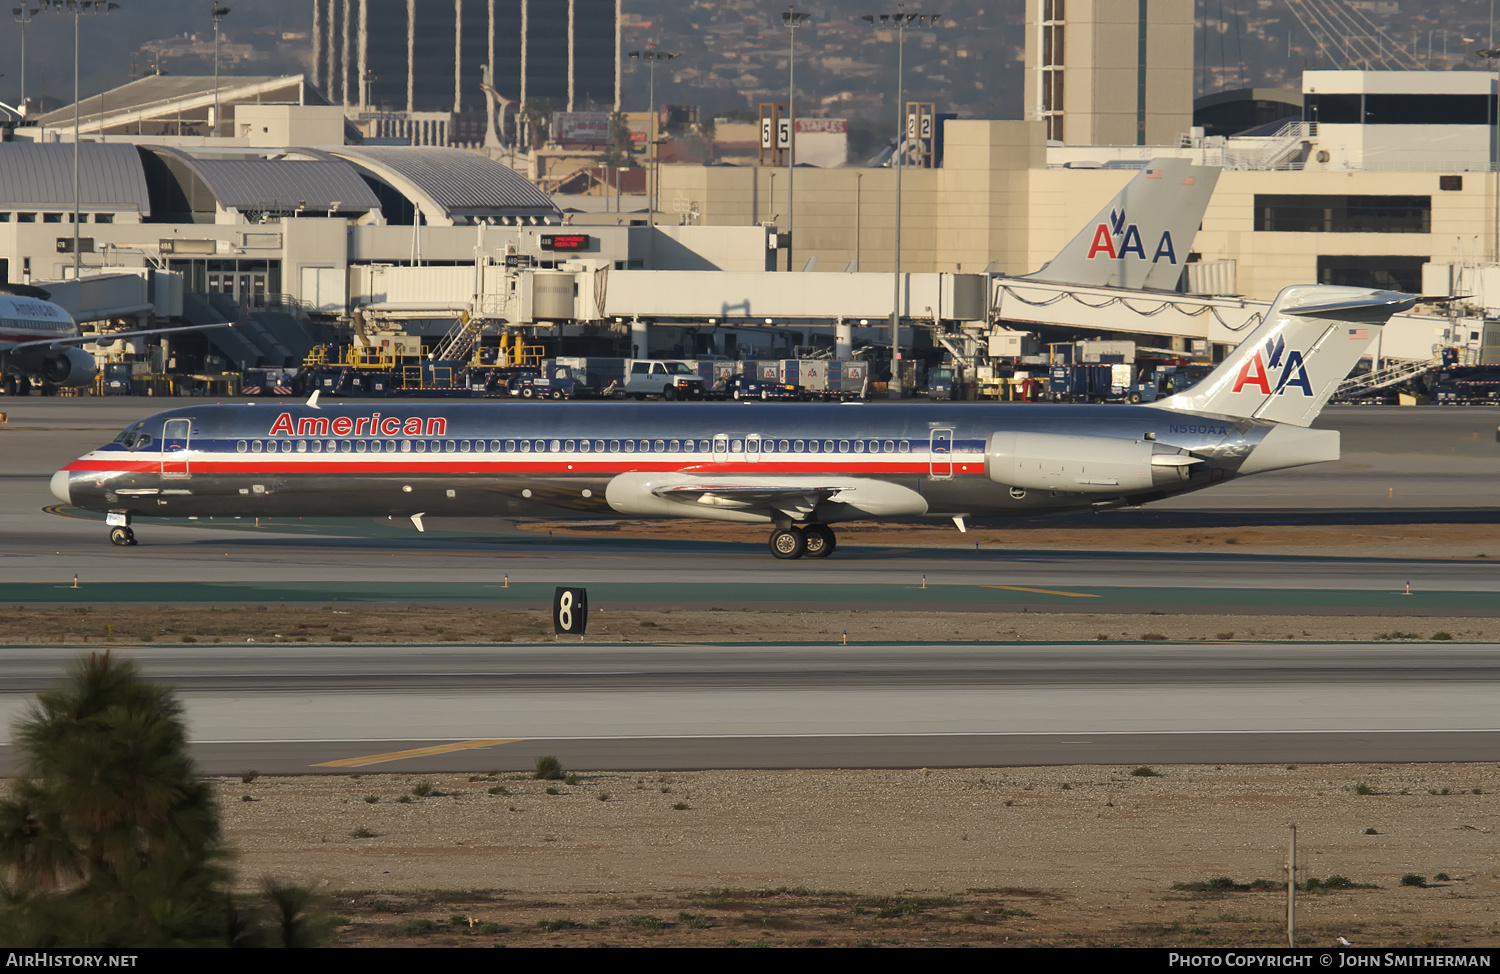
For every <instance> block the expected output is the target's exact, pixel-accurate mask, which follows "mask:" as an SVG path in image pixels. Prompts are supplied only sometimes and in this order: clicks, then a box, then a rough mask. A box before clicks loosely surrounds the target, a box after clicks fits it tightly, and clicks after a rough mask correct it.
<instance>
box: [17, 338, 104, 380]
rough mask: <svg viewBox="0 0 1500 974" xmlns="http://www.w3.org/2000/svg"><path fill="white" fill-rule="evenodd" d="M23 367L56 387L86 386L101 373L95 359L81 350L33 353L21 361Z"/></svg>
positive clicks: (71, 349) (66, 349) (70, 349)
mask: <svg viewBox="0 0 1500 974" xmlns="http://www.w3.org/2000/svg"><path fill="white" fill-rule="evenodd" d="M21 366H22V369H23V370H24V371H26V372H30V373H34V374H37V375H40V376H41V377H42V378H43V379H45V380H46V381H48V382H50V383H52V384H53V385H55V386H68V387H75V386H86V385H88V384H89V383H90V382H93V381H94V376H95V375H97V374H98V372H99V367H98V366H97V365H95V364H94V357H93V356H92V355H90V354H89V353H88V352H85V351H84V350H83V349H81V348H64V349H60V350H58V351H55V352H53V351H40V352H31V354H29V355H27V356H25V357H24V358H23V359H22V360H21Z"/></svg>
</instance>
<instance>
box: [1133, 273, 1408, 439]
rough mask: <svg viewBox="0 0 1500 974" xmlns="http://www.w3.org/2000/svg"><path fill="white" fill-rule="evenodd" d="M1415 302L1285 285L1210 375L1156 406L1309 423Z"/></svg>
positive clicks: (1395, 295) (1396, 294) (1364, 291)
mask: <svg viewBox="0 0 1500 974" xmlns="http://www.w3.org/2000/svg"><path fill="white" fill-rule="evenodd" d="M1416 300H1417V299H1416V297H1414V296H1413V295H1410V294H1403V293H1401V292H1400V291H1374V290H1370V289H1368V288H1361V287H1334V286H1331V285H1321V284H1299V285H1296V286H1293V287H1289V288H1284V289H1282V292H1281V293H1280V294H1278V295H1276V300H1275V301H1273V302H1272V303H1271V307H1270V308H1269V309H1267V311H1266V316H1265V318H1264V319H1263V320H1262V321H1261V323H1260V327H1258V328H1256V329H1255V331H1254V332H1252V333H1251V334H1250V337H1249V338H1246V339H1245V340H1244V341H1243V342H1241V343H1240V344H1239V346H1238V347H1236V348H1235V350H1234V351H1233V352H1231V353H1230V355H1229V357H1228V358H1226V359H1225V360H1224V361H1223V362H1222V363H1221V364H1220V365H1219V367H1218V368H1216V369H1214V371H1213V372H1211V373H1210V374H1209V376H1208V378H1206V379H1204V380H1203V381H1202V382H1200V383H1198V384H1197V385H1195V386H1193V388H1191V389H1188V390H1187V391H1185V392H1179V393H1178V394H1177V395H1175V396H1168V397H1167V398H1165V399H1159V400H1157V401H1156V402H1154V403H1152V404H1151V405H1152V406H1154V407H1156V408H1159V409H1168V410H1172V411H1174V412H1189V413H1207V414H1210V415H1214V416H1226V417H1230V418H1233V419H1254V420H1262V421H1265V422H1271V423H1284V424H1287V425H1289V426H1309V425H1311V424H1312V421H1313V420H1314V419H1316V418H1317V417H1318V413H1320V412H1321V411H1322V410H1323V406H1324V405H1325V404H1327V402H1328V400H1329V398H1330V397H1332V396H1333V393H1334V391H1335V390H1336V389H1337V388H1338V387H1339V383H1341V382H1343V381H1344V379H1345V378H1346V377H1348V375H1349V371H1350V370H1351V369H1353V368H1354V366H1355V364H1356V363H1357V362H1358V361H1359V360H1360V357H1361V356H1363V355H1364V353H1365V350H1366V349H1368V348H1369V347H1370V343H1371V342H1373V341H1374V340H1375V339H1376V338H1378V337H1379V336H1380V330H1381V328H1383V327H1384V326H1385V323H1386V322H1387V321H1388V320H1389V319H1390V317H1391V315H1394V314H1397V313H1399V312H1402V311H1405V310H1407V309H1408V308H1410V307H1411V306H1412V305H1413V304H1415V303H1416Z"/></svg>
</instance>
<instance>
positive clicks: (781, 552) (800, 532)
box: [769, 524, 838, 559]
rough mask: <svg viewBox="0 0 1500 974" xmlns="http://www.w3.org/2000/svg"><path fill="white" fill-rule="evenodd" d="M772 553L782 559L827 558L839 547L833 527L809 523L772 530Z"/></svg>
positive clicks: (770, 543)
mask: <svg viewBox="0 0 1500 974" xmlns="http://www.w3.org/2000/svg"><path fill="white" fill-rule="evenodd" d="M769 545H770V548H771V554H773V555H775V556H776V557H777V558H781V559H792V558H801V557H802V556H803V555H806V556H807V557H809V558H827V557H828V556H829V555H831V554H833V549H834V548H836V547H838V539H837V538H836V537H834V534H833V529H832V528H830V527H829V526H828V525H826V524H809V525H807V526H805V527H800V528H799V527H797V526H796V525H789V526H787V527H784V528H776V529H775V530H773V531H772V532H771V540H770V542H769Z"/></svg>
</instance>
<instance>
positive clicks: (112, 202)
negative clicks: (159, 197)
mask: <svg viewBox="0 0 1500 974" xmlns="http://www.w3.org/2000/svg"><path fill="white" fill-rule="evenodd" d="M78 203H79V207H80V208H81V209H84V210H88V211H90V212H93V211H98V210H105V211H112V212H135V213H140V214H141V215H142V216H148V215H149V214H150V213H151V199H150V196H149V195H148V194H147V192H146V179H145V174H144V173H143V172H142V171H141V162H140V157H139V156H137V155H136V151H135V146H133V145H120V144H116V143H103V144H101V143H97V142H84V143H81V144H80V145H79V146H78ZM72 209H73V146H72V145H71V144H68V145H64V144H61V143H47V144H43V145H38V144H36V143H33V142H0V210H69V211H71V210H72Z"/></svg>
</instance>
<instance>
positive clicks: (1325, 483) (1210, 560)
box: [0, 399, 1500, 773]
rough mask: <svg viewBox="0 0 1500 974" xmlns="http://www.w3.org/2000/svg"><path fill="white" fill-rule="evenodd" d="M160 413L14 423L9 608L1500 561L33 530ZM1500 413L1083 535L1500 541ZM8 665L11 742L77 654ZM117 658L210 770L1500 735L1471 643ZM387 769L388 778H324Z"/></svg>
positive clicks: (1145, 758)
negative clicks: (1270, 532) (125, 436)
mask: <svg viewBox="0 0 1500 974" xmlns="http://www.w3.org/2000/svg"><path fill="white" fill-rule="evenodd" d="M177 405H181V402H180V401H173V402H165V401H146V402H141V401H134V402H131V401H117V400H107V401H103V402H100V401H98V400H81V399H80V400H47V401H42V400H29V401H28V400H9V401H6V402H5V403H4V406H3V408H4V409H6V410H8V411H9V424H8V425H7V426H4V427H0V448H3V450H4V456H5V457H6V466H5V470H4V471H3V472H0V601H3V602H7V603H16V602H57V601H63V602H68V601H87V602H95V603H107V602H113V601H138V602H145V603H148V604H149V603H158V602H166V601H180V602H205V601H206V602H228V601H242V600H250V601H256V600H274V601H298V600H303V601H306V600H312V601H321V600H326V599H331V598H339V599H340V600H341V601H355V602H357V601H360V600H362V599H363V600H377V601H402V600H406V601H428V600H432V601H458V602H463V601H468V602H486V603H495V604H499V603H505V602H513V603H516V604H524V605H528V606H531V607H537V606H540V605H545V604H546V600H547V599H548V598H549V597H550V593H551V589H552V587H553V586H555V585H557V584H574V585H578V584H581V585H587V586H588V587H589V589H590V595H591V602H592V604H593V605H595V606H607V605H610V604H616V605H618V604H631V605H649V604H656V605H694V606H700V607H708V606H726V607H732V606H738V605H756V606H759V607H768V606H777V605H787V606H791V607H797V608H802V609H805V608H808V607H812V606H817V605H825V606H830V605H831V606H841V607H871V608H874V607H879V608H883V609H897V610H900V609H915V608H921V609H926V610H928V611H933V610H941V611H965V610H980V609H984V610H993V609H1010V610H1017V611H1018V610H1020V609H1022V608H1029V609H1032V610H1039V609H1045V610H1047V611H1059V610H1078V609H1086V610H1087V611H1111V610H1117V609H1121V608H1126V607H1128V608H1130V610H1132V611H1138V612H1140V611H1163V612H1171V611H1205V612H1206V611H1213V612H1224V611H1255V612H1260V613H1276V612H1279V611H1294V612H1299V613H1303V612H1341V613H1342V612H1371V613H1386V612H1389V613H1403V614H1421V613H1424V612H1425V613H1432V614H1436V613H1441V612H1454V611H1456V612H1460V613H1464V614H1493V613H1496V612H1497V611H1500V606H1497V605H1496V603H1497V602H1500V600H1496V599H1495V598H1494V593H1495V592H1496V591H1497V590H1500V563H1497V562H1500V557H1497V558H1496V561H1495V562H1490V561H1487V560H1484V561H1481V560H1475V559H1465V560H1459V559H1451V560H1444V559H1432V560H1420V561H1414V560H1411V559H1408V558H1404V557H1402V552H1401V551H1400V550H1399V549H1398V550H1392V551H1391V552H1390V555H1389V557H1381V558H1338V557H1325V556H1321V555H1319V554H1316V553H1313V554H1308V555H1301V556H1286V555H1245V554H1239V553H1231V552H1228V551H1214V552H1207V551H1164V552H1160V553H1148V554H1141V553H1134V552H1110V551H1103V552H1098V551H1079V552H1060V551H1046V550H1016V549H1008V550H1003V551H1002V550H995V549H991V550H969V549H965V548H957V549H943V550H935V549H913V548H900V547H892V546H852V545H851V546H847V547H844V548H841V549H840V551H839V552H838V553H837V554H836V555H835V556H834V557H833V558H831V559H829V560H828V561H826V562H814V561H806V560H804V561H801V562H793V563H786V562H778V561H775V560H773V559H771V558H769V557H768V556H767V555H766V553H765V551H764V548H763V546H761V545H738V544H724V543H712V542H701V541H694V540H691V539H690V538H687V537H685V538H684V540H681V541H678V542H666V543H662V542H645V541H629V540H625V539H607V540H583V539H561V538H557V539H551V538H547V537H545V536H537V535H533V534H527V533H524V532H519V531H517V530H515V529H514V527H513V526H510V525H508V524H507V523H505V522H503V521H498V520H497V521H493V522H491V521H484V522H477V521H468V522H462V523H443V522H441V521H438V520H436V519H433V520H430V521H429V526H430V530H429V532H428V533H426V534H423V535H418V534H417V533H416V532H415V531H413V530H412V529H411V527H410V526H409V525H406V524H402V523H388V522H369V521H363V522H343V523H326V524H310V523H303V524H292V525H275V526H272V527H262V528H260V529H256V528H254V527H253V526H246V525H240V526H238V527H234V528H225V527H222V526H219V525H210V524H204V523H201V522H200V523H197V524H194V525H190V526H189V525H181V524H146V523H144V522H143V523H142V524H141V526H139V527H138V529H137V530H138V534H139V535H140V536H141V545H140V547H138V548H134V549H116V548H111V547H110V546H109V545H108V544H107V543H106V541H105V539H104V531H103V527H102V524H100V522H98V521H94V520H88V519H83V518H76V517H68V516H57V515H54V514H49V513H45V512H44V508H46V507H48V506H49V505H51V504H53V503H55V502H54V499H53V498H52V497H51V496H50V493H49V492H48V490H47V478H48V477H49V476H50V475H51V473H52V471H53V470H55V469H56V468H57V467H59V466H61V465H62V464H63V463H65V462H67V461H68V460H69V459H71V458H72V457H74V456H76V455H78V454H80V453H82V452H84V451H85V450H87V449H88V448H90V447H92V446H95V445H97V444H99V443H101V442H105V441H107V440H108V439H111V438H112V437H113V436H114V434H115V433H116V432H117V431H118V429H119V428H121V427H123V426H124V425H125V424H126V423H127V422H129V421H132V420H134V419H137V418H140V417H141V416H143V415H146V414H148V413H150V412H153V411H156V410H157V409H158V408H164V407H171V406H177ZM500 408H503V406H501V407H500ZM560 408H566V407H565V406H563V407H560ZM747 408H756V407H747ZM760 408H774V407H760ZM1496 418H1497V414H1496V413H1495V412H1494V411H1491V410H1484V409H1452V410H1447V409H1443V410H1438V409H1389V408H1379V409H1377V408H1344V409H1332V410H1329V411H1328V412H1327V413H1325V421H1324V422H1323V423H1321V424H1320V425H1324V426H1326V427H1331V428H1338V429H1340V430H1341V431H1342V432H1343V433H1344V451H1345V452H1344V459H1343V460H1340V461H1338V462H1336V463H1331V464H1324V465H1321V466H1319V467H1313V468H1307V469H1303V470H1296V471H1287V472H1282V473H1276V474H1268V475H1263V476H1257V477H1253V478H1248V479H1247V480H1246V481H1244V482H1236V483H1231V484H1227V485H1222V486H1220V487H1218V488H1214V489H1211V490H1208V491H1204V492H1201V493H1199V494H1196V495H1192V496H1189V497H1185V498H1181V499H1178V500H1177V501H1174V502H1171V503H1167V504H1161V505H1157V506H1155V507H1152V508H1149V509H1146V510H1143V511H1122V512H1109V513H1106V514H1100V515H1095V516H1091V518H1090V519H1089V520H1088V521H1087V522H1086V523H1089V524H1098V525H1099V526H1100V530H1101V531H1107V530H1108V527H1109V526H1110V525H1111V524H1129V523H1146V522H1150V523H1174V519H1176V523H1214V524H1224V523H1229V524H1233V523H1267V522H1278V521H1279V522H1280V523H1288V524H1294V525H1295V524H1298V523H1316V524H1325V525H1326V524H1341V523H1361V522H1365V523H1369V522H1375V523H1391V524H1402V523H1423V522H1430V521H1440V522H1447V523H1493V521H1494V520H1495V518H1496V517H1500V503H1497V500H1496V496H1495V478H1494V472H1495V452H1496V449H1497V447H1496V444H1495V438H1494V437H1495V420H1496ZM1194 519H1197V520H1194ZM1074 520H1075V521H1076V520H1077V519H1074ZM1495 554H1496V555H1497V556H1500V552H1496V553H1495ZM75 574H76V575H78V576H79V580H80V581H79V587H78V588H73V585H72V578H73V576H74V575H75ZM507 576H508V577H507ZM1408 585H1409V586H1410V594H1408ZM3 652H4V654H5V657H6V664H7V665H6V667H5V668H4V672H5V676H4V679H0V717H5V718H6V719H7V720H8V719H9V718H10V717H12V716H14V715H15V714H16V713H17V712H18V710H19V708H20V707H22V706H23V704H24V702H25V700H26V699H27V695H28V694H29V693H31V692H33V691H34V689H35V687H36V686H37V685H38V681H40V680H43V679H45V678H46V674H47V673H49V672H51V673H55V672H57V667H58V666H59V665H60V662H61V659H62V658H63V657H64V656H65V655H67V652H68V651H62V650H47V649H45V648H44V649H42V650H30V649H24V648H12V649H7V650H4V651H3ZM129 652H131V653H133V654H135V655H140V656H141V657H142V658H143V660H145V661H146V662H147V666H148V670H149V671H150V672H152V673H153V674H155V675H158V676H161V677H162V678H165V679H169V680H171V681H173V682H175V683H177V685H179V686H180V687H181V691H182V693H183V695H184V700H185V702H186V705H187V708H188V714H189V717H190V720H191V722H192V736H193V739H194V741H195V742H196V743H195V749H196V751H197V753H198V756H199V758H200V761H202V762H203V764H204V766H205V769H206V770H210V771H215V772H218V773H228V772H233V771H238V770H242V769H243V768H245V767H255V768H257V769H258V770H260V771H262V772H264V773H271V772H273V771H277V772H287V773H293V772H304V773H305V772H312V771H319V770H322V771H326V770H350V769H352V768H356V767H363V768H367V769H368V770H372V771H373V770H401V771H406V770H412V771H436V770H445V769H481V770H482V769H488V768H502V769H523V768H527V767H529V766H530V763H531V761H532V759H533V758H534V757H535V756H536V755H537V754H541V753H556V754H558V755H559V756H562V757H563V758H564V760H565V761H566V762H567V763H568V764H569V765H570V766H575V767H585V766H586V767H593V768H600V769H606V768H686V767H826V766H830V765H841V766H856V767H863V766H869V767H886V766H894V767H910V766H924V765H926V766H943V765H974V764H997V763H998V764H1017V763H1021V764H1024V763H1040V764H1045V763H1074V762H1091V761H1096V762H1120V763H1137V762H1139V763H1153V762H1155V763H1167V762H1173V761H1189V760H1192V761H1198V760H1201V761H1213V762H1238V761H1274V762H1297V761H1301V762H1314V761H1362V760H1375V761H1398V760H1482V759H1493V757H1494V755H1495V754H1496V753H1497V752H1496V750H1495V745H1496V744H1497V743H1500V737H1497V734H1500V731H1497V725H1496V723H1495V721H1494V719H1493V716H1492V713H1493V707H1492V701H1493V699H1494V690H1495V686H1494V684H1495V682H1496V678H1497V667H1496V665H1495V657H1494V655H1493V654H1494V649H1493V647H1489V646H1443V647H1442V648H1440V649H1438V648H1434V647H1432V646H1426V645H1424V646H1400V647H1398V646H1384V645H1382V646H1378V647H1368V646H1363V647H1358V646H1356V647H1351V646H1338V645H1328V646H1307V645H1299V646H1283V645H1277V646H1248V645H1237V646H1234V647H1217V646H1216V647H1208V646H1185V647H1169V646H1159V645H1152V646H1150V647H1138V646H1132V645H1129V644H1105V645H1103V646H1021V647H1015V646H986V647H953V646H947V645H944V644H933V645H929V646H902V647H873V648H872V647H868V646H865V647H860V648H859V649H858V650H851V651H849V653H847V654H844V653H836V652H830V649H829V647H827V646H790V647H775V648H770V649H765V648H748V647H726V646H720V645H715V646H706V647H670V646H659V647H642V646H639V645H632V646H629V647H599V646H589V647H587V649H579V648H576V647H574V648H569V649H557V648H554V647H546V648H544V649H536V648H531V649H525V648H519V649H518V648H516V647H473V648H469V649H465V650H463V651H459V650H454V649H451V648H449V647H443V648H441V649H437V648H433V647H384V648H381V649H379V650H373V649H369V648H365V649H358V650H348V649H344V650H333V649H329V650H309V649H308V648H306V647H299V648H297V649H296V650H295V651H294V652H289V651H288V648H287V647H282V648H274V647H260V648H257V649H254V650H252V651H249V652H243V651H236V652H234V653H230V652H228V651H226V650H224V649H222V648H216V649H215V650H214V651H212V655H211V656H210V653H209V652H208V651H205V650H198V651H196V652H195V651H194V650H192V649H188V648H184V649H182V650H163V649H155V648H142V647H138V648H135V649H131V650H129ZM28 654H33V655H28ZM210 663H212V664H213V665H209V664H210ZM467 742H478V743H467ZM496 742H504V743H496ZM434 749H437V750H434ZM409 751H422V752H425V753H422V754H415V755H408V754H407V753H406V752H409ZM381 755H387V756H388V755H397V756H396V757H394V758H392V757H383V758H380V759H379V760H376V761H370V762H368V763H365V764H339V765H334V766H333V767H332V768H330V767H328V764H329V762H340V761H344V762H347V761H350V760H351V759H352V760H355V761H359V760H364V759H369V758H371V757H379V756H381ZM5 760H6V761H7V762H8V761H10V760H11V758H10V756H9V755H8V754H7V755H6V756H5Z"/></svg>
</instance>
